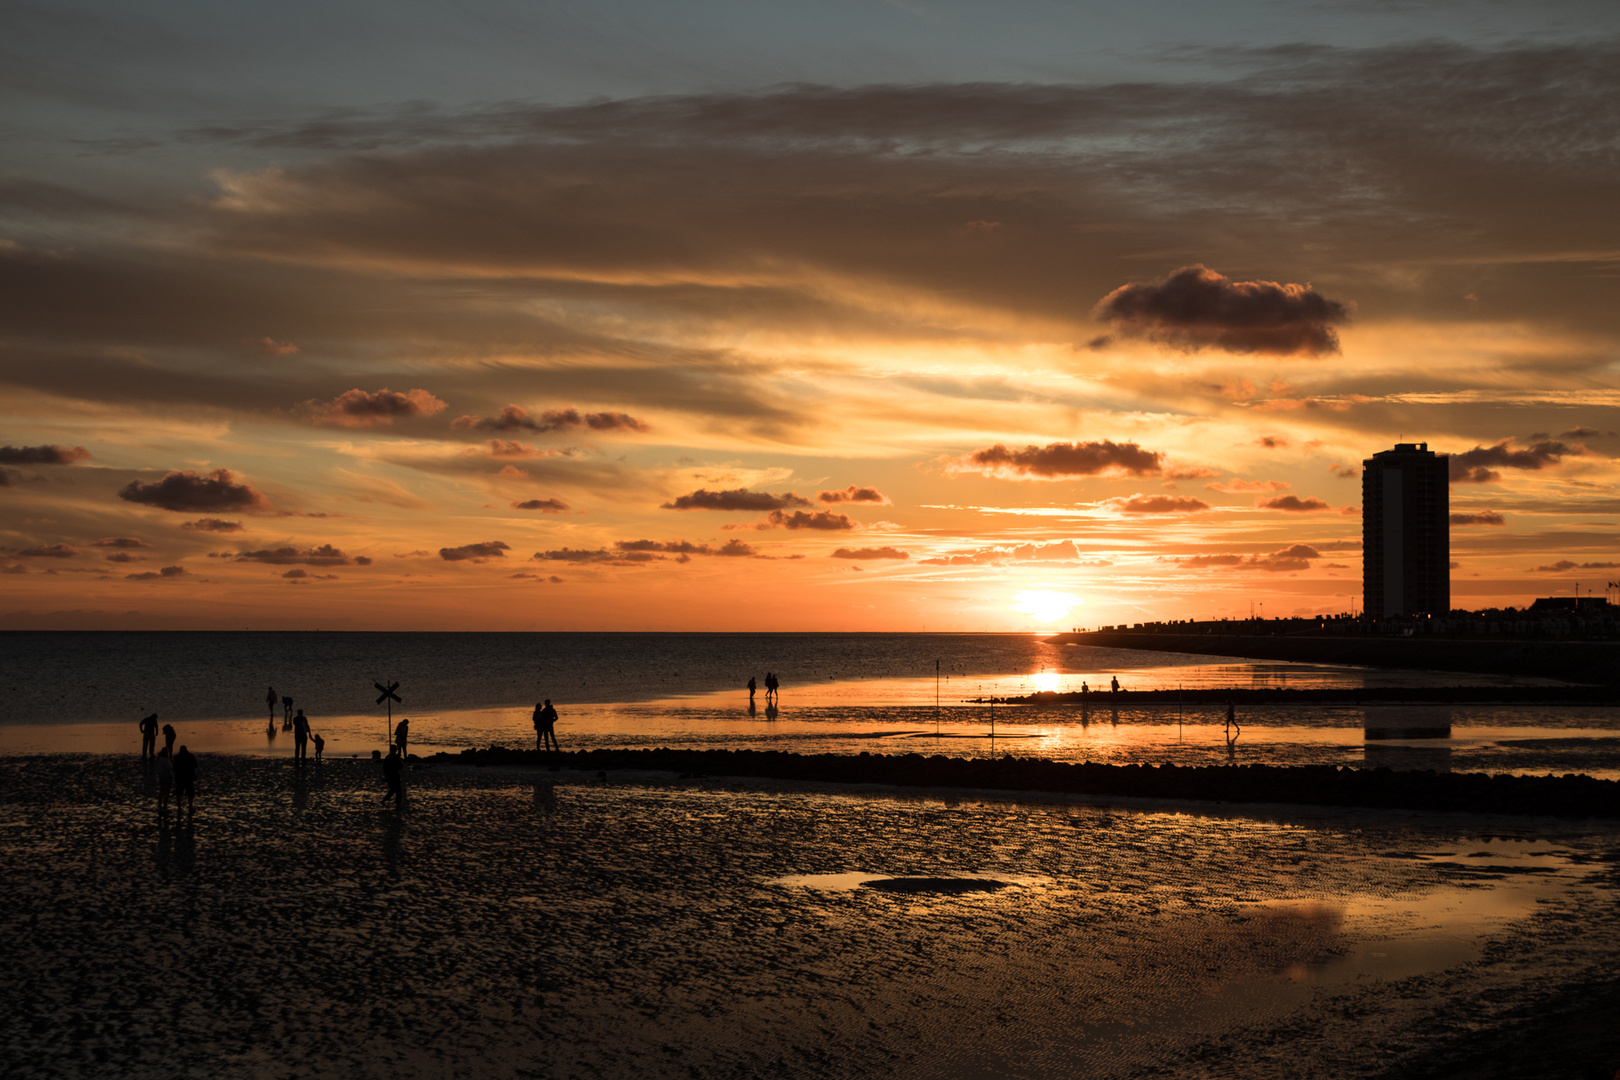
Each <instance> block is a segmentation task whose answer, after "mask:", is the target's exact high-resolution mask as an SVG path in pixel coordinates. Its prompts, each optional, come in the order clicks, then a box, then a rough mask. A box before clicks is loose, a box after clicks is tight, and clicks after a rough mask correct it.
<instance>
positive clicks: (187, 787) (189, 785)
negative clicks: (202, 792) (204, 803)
mask: <svg viewBox="0 0 1620 1080" xmlns="http://www.w3.org/2000/svg"><path fill="white" fill-rule="evenodd" d="M181 803H184V804H185V807H186V813H188V814H192V813H196V810H197V805H196V803H197V755H196V754H193V753H192V752H191V751H190V750H187V749H186V748H185V747H184V746H182V747H181V748H180V752H179V753H178V754H175V755H174V808H175V810H176V811H178V810H179V809H180V804H181Z"/></svg>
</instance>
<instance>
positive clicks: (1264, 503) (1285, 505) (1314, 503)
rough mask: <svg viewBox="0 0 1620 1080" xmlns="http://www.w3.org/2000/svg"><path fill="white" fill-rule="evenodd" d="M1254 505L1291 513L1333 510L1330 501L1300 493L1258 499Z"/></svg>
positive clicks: (1313, 512)
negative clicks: (1303, 496)
mask: <svg viewBox="0 0 1620 1080" xmlns="http://www.w3.org/2000/svg"><path fill="white" fill-rule="evenodd" d="M1254 505H1255V507H1256V508H1257V509H1260V510H1284V511H1287V512H1288V513H1290V514H1317V513H1320V512H1322V511H1323V510H1331V509H1333V506H1332V505H1331V504H1330V503H1326V502H1323V501H1322V500H1321V499H1318V498H1314V497H1312V496H1306V497H1305V498H1303V499H1302V498H1300V497H1299V496H1298V495H1278V496H1277V497H1276V498H1273V499H1256V500H1254Z"/></svg>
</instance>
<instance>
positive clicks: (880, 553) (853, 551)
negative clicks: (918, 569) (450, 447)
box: [832, 547, 911, 560]
mask: <svg viewBox="0 0 1620 1080" xmlns="http://www.w3.org/2000/svg"><path fill="white" fill-rule="evenodd" d="M832 557H833V558H835V559H860V560H866V559H909V558H911V552H909V551H901V550H900V549H899V548H893V547H875V548H839V549H838V550H837V551H835V552H833V553H832Z"/></svg>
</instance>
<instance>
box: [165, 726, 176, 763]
mask: <svg viewBox="0 0 1620 1080" xmlns="http://www.w3.org/2000/svg"><path fill="white" fill-rule="evenodd" d="M163 749H165V750H167V751H168V752H169V760H170V761H173V760H174V725H173V724H164V725H163Z"/></svg>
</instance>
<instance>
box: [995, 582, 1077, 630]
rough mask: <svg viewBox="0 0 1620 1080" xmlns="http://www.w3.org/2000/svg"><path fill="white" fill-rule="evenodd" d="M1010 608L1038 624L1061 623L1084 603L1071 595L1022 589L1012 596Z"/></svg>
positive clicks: (1043, 590)
mask: <svg viewBox="0 0 1620 1080" xmlns="http://www.w3.org/2000/svg"><path fill="white" fill-rule="evenodd" d="M1014 599H1015V600H1016V603H1014V604H1013V606H1012V608H1013V610H1014V611H1021V612H1023V613H1024V614H1025V615H1028V616H1029V617H1030V618H1032V619H1034V620H1035V621H1036V622H1040V623H1055V622H1061V621H1063V620H1064V619H1066V618H1068V615H1069V612H1070V611H1073V610H1074V609H1075V608H1076V607H1078V606H1079V605H1081V604H1083V603H1085V601H1084V600H1081V599H1080V598H1079V597H1078V596H1075V595H1074V594H1072V593H1062V592H1053V591H1051V590H1049V589H1023V590H1020V591H1019V592H1017V593H1016V594H1014Z"/></svg>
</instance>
